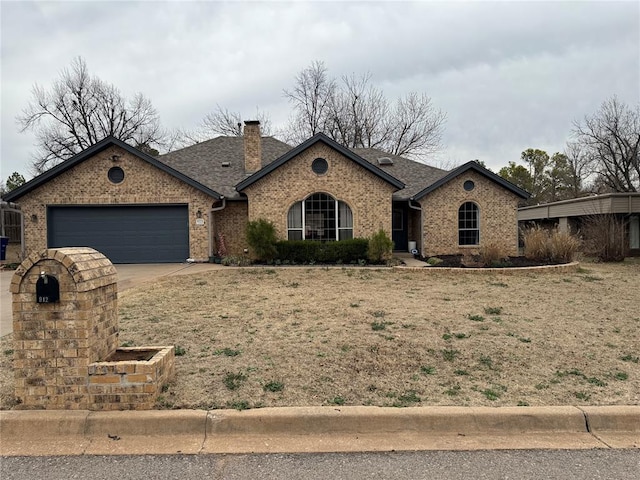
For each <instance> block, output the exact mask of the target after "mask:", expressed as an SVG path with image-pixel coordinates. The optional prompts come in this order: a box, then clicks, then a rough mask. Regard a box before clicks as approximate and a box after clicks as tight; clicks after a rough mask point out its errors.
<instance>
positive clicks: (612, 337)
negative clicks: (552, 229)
mask: <svg viewBox="0 0 640 480" xmlns="http://www.w3.org/2000/svg"><path fill="white" fill-rule="evenodd" d="M583 267H584V268H582V269H581V270H580V271H579V272H578V273H573V274H557V273H539V274H519V275H496V274H490V275H473V274H465V273H446V272H422V271H410V270H392V269H374V268H330V269H326V268H318V267H314V268H304V267H303V268H244V269H228V270H216V271H212V272H210V273H208V274H195V275H186V276H174V277H167V278H164V279H162V280H159V281H157V282H155V283H150V284H146V285H143V286H141V287H139V288H134V289H131V290H128V291H125V292H122V293H121V294H120V299H119V305H120V343H121V344H129V345H178V346H179V347H178V349H179V350H180V349H184V352H185V353H184V355H182V356H179V357H177V376H176V379H175V382H174V383H172V384H171V385H169V386H167V389H166V392H164V394H163V395H162V397H161V398H160V399H159V402H158V407H159V408H204V409H213V408H228V407H231V408H254V407H261V406H293V405H343V404H344V405H380V406H407V405H412V406H414V405H468V406H477V405H491V406H502V405H613V404H617V405H637V404H640V364H639V359H638V357H639V356H640V341H639V338H640V334H639V331H640V293H639V288H638V287H639V284H640V262H638V261H637V260H636V261H633V262H625V263H624V264H609V265H605V264H584V265H583ZM10 340H11V336H9V337H5V338H3V339H2V341H0V348H1V349H2V350H1V352H0V368H1V369H2V371H1V373H0V407H2V408H9V407H10V406H11V402H12V398H13V395H12V394H13V391H12V389H13V385H12V376H11V374H10V366H11V358H12V355H11V348H12V346H11V343H10Z"/></svg>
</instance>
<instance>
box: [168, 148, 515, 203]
mask: <svg viewBox="0 0 640 480" xmlns="http://www.w3.org/2000/svg"><path fill="white" fill-rule="evenodd" d="M322 138H324V137H322ZM314 139H316V137H312V138H311V139H309V140H307V142H304V143H303V144H301V145H299V146H298V147H291V146H290V145H288V144H286V143H284V142H281V141H280V140H277V139H275V138H273V137H262V167H263V169H262V170H259V171H258V172H255V173H254V174H248V173H246V172H245V164H244V138H243V137H217V138H214V139H212V140H207V141H205V142H201V143H198V144H195V145H192V146H190V147H186V148H183V149H180V150H176V151H174V152H171V153H167V154H165V155H162V156H160V157H158V160H160V161H161V162H163V163H164V164H166V165H168V166H170V167H171V168H174V169H175V170H178V171H179V172H181V173H183V174H184V175H186V176H188V177H190V178H192V179H194V180H195V181H197V182H199V183H201V184H203V185H205V186H207V187H209V188H211V189H212V190H215V191H216V192H218V193H220V194H221V195H223V196H224V197H226V198H227V199H229V200H239V199H243V198H244V197H243V196H242V195H241V194H240V193H239V192H237V191H236V186H243V185H244V184H245V183H247V181H248V182H251V181H252V180H251V179H249V177H251V178H252V179H254V178H262V176H264V175H266V174H268V173H269V172H271V171H272V170H275V169H276V168H277V167H278V166H279V165H280V164H281V163H283V162H284V161H286V160H287V159H288V158H289V157H291V156H292V155H294V154H296V152H297V151H298V150H299V149H300V148H302V147H304V146H305V145H306V143H308V142H311V141H314ZM339 148H340V149H341V150H344V152H343V153H345V154H346V155H349V154H350V152H353V153H354V154H355V156H356V157H358V158H360V159H361V160H359V161H362V160H366V161H367V162H368V163H370V164H371V165H372V166H373V167H375V170H381V171H382V172H380V174H381V175H385V174H386V175H388V176H389V177H392V179H393V180H395V181H397V180H399V181H400V182H401V183H403V184H404V188H401V189H400V190H398V191H396V192H395V193H394V194H393V199H394V200H409V199H418V198H421V197H422V196H424V195H426V194H427V193H429V192H431V191H433V190H435V189H436V188H438V187H440V186H441V185H443V184H444V183H446V182H447V181H449V180H451V179H452V178H454V177H456V176H457V175H460V174H461V173H464V172H466V171H467V170H470V169H471V170H474V171H477V172H478V173H481V174H482V175H484V176H486V177H487V178H489V179H491V180H493V181H494V182H496V183H498V184H500V185H502V186H503V187H505V188H507V189H508V190H510V191H512V192H513V193H515V194H516V195H518V196H520V197H522V198H526V196H527V195H528V193H527V192H525V191H524V190H521V189H519V188H518V187H516V186H515V185H513V184H511V183H509V182H507V181H506V180H504V179H503V178H501V177H499V176H498V175H496V174H494V173H493V172H490V171H489V170H486V169H484V168H482V167H481V166H480V165H479V164H477V163H476V162H468V163H465V164H464V165H461V166H460V167H458V168H455V169H453V170H451V171H447V170H442V169H439V168H436V167H432V166H430V165H427V164H424V163H420V162H417V161H414V160H409V159H408V158H405V157H401V156H398V155H391V154H389V153H387V152H384V151H382V150H378V149H375V148H352V149H346V148H344V147H342V146H340V147H339ZM349 156H350V155H349ZM380 158H389V159H391V162H386V163H387V164H384V163H383V164H381V162H379V159H380ZM274 162H275V163H274ZM265 167H266V168H265ZM248 179H249V180H248ZM398 186H399V187H402V185H400V184H398Z"/></svg>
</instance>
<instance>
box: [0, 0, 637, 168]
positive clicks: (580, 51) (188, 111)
mask: <svg viewBox="0 0 640 480" xmlns="http://www.w3.org/2000/svg"><path fill="white" fill-rule="evenodd" d="M0 8H1V9H2V16H1V18H2V24H1V27H2V33H1V35H2V39H1V40H2V47H1V48H2V52H1V53H2V105H1V106H2V147H1V148H2V151H1V154H2V164H1V167H2V170H1V172H0V177H3V178H6V176H8V175H9V174H10V173H11V172H12V171H14V170H18V171H21V172H22V173H25V174H26V173H27V164H28V161H29V155H30V152H33V150H34V147H33V143H34V136H33V135H32V134H30V133H23V134H20V133H18V132H17V129H16V126H15V121H14V119H15V116H16V115H18V114H19V113H20V111H21V110H22V108H24V107H25V106H26V105H27V103H28V101H29V98H30V90H31V87H32V85H33V84H34V83H39V84H41V85H43V86H48V85H50V84H51V82H52V81H53V80H54V79H56V78H57V76H58V75H59V72H60V71H61V69H62V68H64V67H67V66H68V65H69V63H70V61H71V60H72V59H73V58H74V57H75V56H78V55H80V56H82V57H84V58H85V60H86V61H87V64H88V67H89V70H90V72H91V73H93V74H95V75H97V76H98V77H100V78H101V79H103V80H105V81H107V82H110V83H112V84H114V85H116V86H118V87H119V88H120V90H121V91H122V92H123V94H124V95H126V96H131V95H133V94H134V93H136V92H142V93H143V94H144V95H145V96H147V97H148V98H150V99H151V101H152V102H153V104H154V105H155V106H156V108H157V109H158V111H159V113H160V115H161V118H162V121H163V123H164V124H165V125H166V126H168V127H171V128H175V127H183V128H190V127H195V126H196V125H197V123H198V122H199V121H200V120H201V119H202V118H203V117H204V115H205V114H206V113H208V112H210V111H211V110H213V109H214V108H215V106H216V105H221V106H222V107H224V108H229V109H230V110H233V111H241V112H242V113H243V114H244V115H253V114H254V112H255V109H256V107H259V108H260V109H261V110H262V111H265V112H269V113H270V115H271V118H272V121H273V122H274V123H275V124H278V123H280V124H282V123H284V122H285V121H286V120H287V117H288V114H289V111H288V105H287V102H286V99H285V98H284V97H283V95H282V90H283V89H284V88H286V87H289V86H291V84H292V81H293V78H294V76H295V74H296V73H298V72H299V71H300V70H301V69H303V68H304V67H306V66H308V65H309V64H310V63H311V61H313V60H323V61H325V63H326V65H327V67H328V68H329V73H330V74H331V75H334V76H337V77H340V76H341V75H348V74H351V73H356V74H361V73H366V72H370V73H371V75H372V81H373V82H375V83H376V84H377V85H378V86H379V87H380V88H382V89H383V90H384V91H385V92H386V94H387V96H388V97H390V98H396V97H398V96H400V95H404V94H406V93H407V92H410V91H418V92H425V93H427V94H428V95H429V96H431V97H432V100H433V103H434V105H435V106H436V107H439V108H441V109H443V110H444V111H446V112H447V114H448V123H447V126H446V131H445V141H446V143H447V146H448V148H447V150H446V151H445V152H443V153H442V154H441V155H440V159H451V160H454V161H458V162H462V161H467V160H469V159H470V158H480V159H482V160H485V161H486V162H487V163H488V164H489V165H490V166H492V167H493V168H496V169H497V168H499V167H500V166H502V165H505V164H506V163H507V161H509V160H517V159H518V158H519V155H520V152H521V151H522V150H524V149H526V148H529V147H535V148H543V149H549V150H553V151H556V150H559V149H562V148H563V145H564V142H565V141H566V138H567V135H568V134H569V131H570V129H571V122H572V121H573V120H574V119H579V118H581V117H583V116H584V115H585V114H590V113H592V112H593V111H595V110H596V109H597V108H598V106H599V105H600V103H601V102H602V101H603V100H605V99H606V98H608V97H609V96H611V95H613V94H614V93H615V94H618V95H619V97H620V98H621V99H622V100H623V101H625V102H628V103H632V104H634V103H637V102H638V101H640V98H639V96H640V92H639V91H638V85H639V84H640V78H639V75H640V73H639V72H640V4H638V3H637V2H535V1H532V2H264V3H260V2H224V3H223V2H38V3H33V2H2V3H1V4H0Z"/></svg>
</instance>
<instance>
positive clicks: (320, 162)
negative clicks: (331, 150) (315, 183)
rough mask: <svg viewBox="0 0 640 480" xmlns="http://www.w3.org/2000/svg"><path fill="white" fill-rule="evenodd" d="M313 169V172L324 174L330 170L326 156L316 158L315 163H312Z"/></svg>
mask: <svg viewBox="0 0 640 480" xmlns="http://www.w3.org/2000/svg"><path fill="white" fill-rule="evenodd" d="M311 170H313V173H316V174H318V175H323V174H325V173H327V170H329V164H328V163H327V161H326V160H325V159H324V158H316V159H315V160H314V161H313V163H311Z"/></svg>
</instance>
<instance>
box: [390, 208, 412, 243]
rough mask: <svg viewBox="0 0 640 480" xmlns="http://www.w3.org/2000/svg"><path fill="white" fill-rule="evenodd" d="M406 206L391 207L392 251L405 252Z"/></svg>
mask: <svg viewBox="0 0 640 480" xmlns="http://www.w3.org/2000/svg"><path fill="white" fill-rule="evenodd" d="M407 231H408V230H407V206H406V205H402V204H396V205H394V206H393V211H392V222H391V240H393V244H394V247H393V249H394V250H398V251H401V252H406V251H407V250H408V248H409V247H408V244H407V241H408V239H407Z"/></svg>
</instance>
